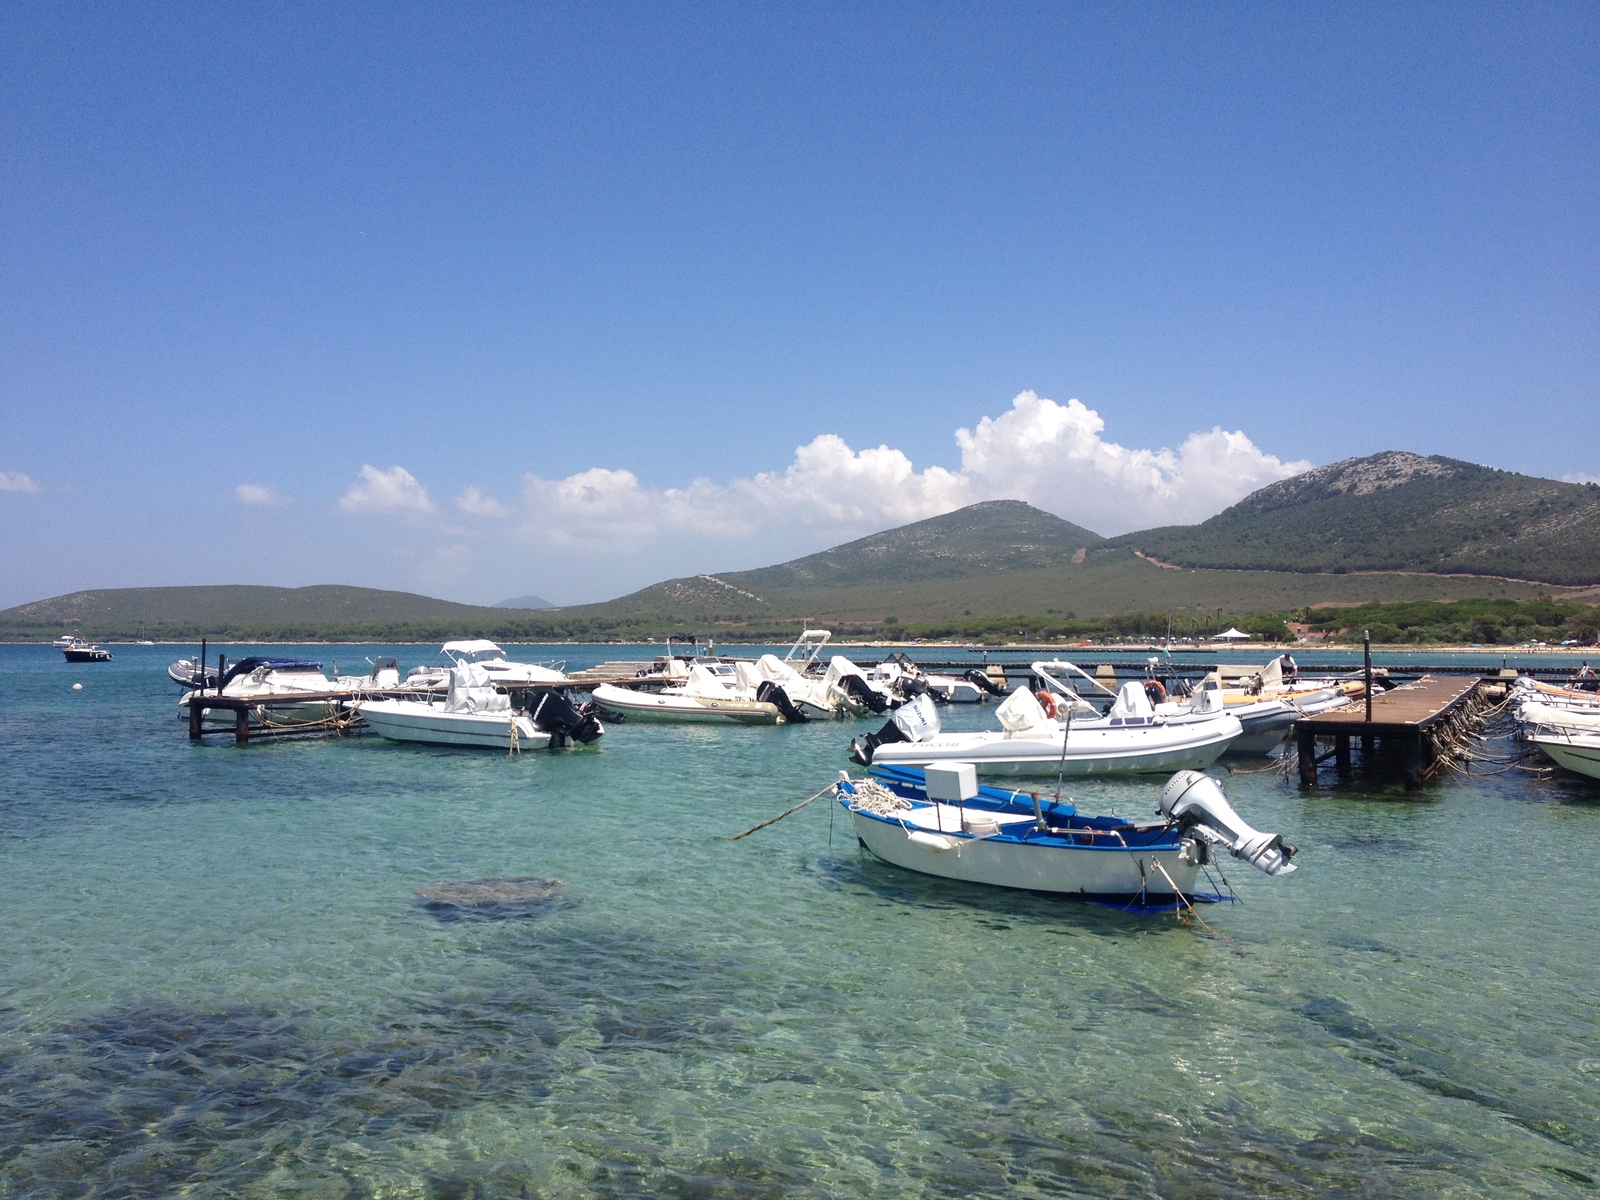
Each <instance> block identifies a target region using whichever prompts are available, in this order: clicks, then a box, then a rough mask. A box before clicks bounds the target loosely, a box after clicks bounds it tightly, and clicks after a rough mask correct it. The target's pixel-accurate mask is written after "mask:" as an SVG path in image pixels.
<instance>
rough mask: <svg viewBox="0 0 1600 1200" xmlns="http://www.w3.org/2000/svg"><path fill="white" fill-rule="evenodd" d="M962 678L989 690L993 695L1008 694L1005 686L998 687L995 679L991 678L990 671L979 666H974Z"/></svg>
mask: <svg viewBox="0 0 1600 1200" xmlns="http://www.w3.org/2000/svg"><path fill="white" fill-rule="evenodd" d="M961 678H963V679H965V680H966V681H967V682H968V683H973V684H976V685H977V686H978V687H980V688H982V689H983V690H984V691H986V692H988V693H989V695H991V696H1004V695H1005V694H1006V690H1005V688H1003V687H996V686H995V682H994V680H992V679H990V678H989V675H988V673H987V672H985V671H980V670H978V668H977V667H973V668H972V670H970V671H968V672H967V673H966V674H965V675H963V676H962V677H961Z"/></svg>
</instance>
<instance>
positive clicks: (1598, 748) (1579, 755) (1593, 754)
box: [1530, 735, 1600, 779]
mask: <svg viewBox="0 0 1600 1200" xmlns="http://www.w3.org/2000/svg"><path fill="white" fill-rule="evenodd" d="M1530 740H1531V741H1532V742H1533V743H1534V745H1536V746H1538V747H1539V749H1541V750H1543V751H1544V752H1545V753H1546V754H1548V755H1549V756H1550V758H1551V760H1552V761H1554V762H1555V764H1556V765H1557V766H1561V767H1565V768H1566V769H1567V770H1569V771H1575V772H1577V773H1578V774H1579V775H1587V776H1588V777H1589V778H1590V779H1600V737H1587V738H1583V739H1581V740H1580V739H1576V738H1565V739H1564V738H1561V737H1540V736H1537V735H1536V736H1534V737H1533V738H1531V739H1530Z"/></svg>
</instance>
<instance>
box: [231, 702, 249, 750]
mask: <svg viewBox="0 0 1600 1200" xmlns="http://www.w3.org/2000/svg"><path fill="white" fill-rule="evenodd" d="M233 744H234V745H235V746H247V745H249V744H250V710H249V709H248V708H236V709H234V710H233Z"/></svg>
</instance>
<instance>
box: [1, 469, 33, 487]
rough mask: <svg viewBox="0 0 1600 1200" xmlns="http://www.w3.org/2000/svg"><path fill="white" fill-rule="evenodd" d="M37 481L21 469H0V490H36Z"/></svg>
mask: <svg viewBox="0 0 1600 1200" xmlns="http://www.w3.org/2000/svg"><path fill="white" fill-rule="evenodd" d="M38 490H39V481H38V480H37V479H35V478H33V477H32V476H31V475H24V474H23V473H22V472H21V471H0V492H37V491H38Z"/></svg>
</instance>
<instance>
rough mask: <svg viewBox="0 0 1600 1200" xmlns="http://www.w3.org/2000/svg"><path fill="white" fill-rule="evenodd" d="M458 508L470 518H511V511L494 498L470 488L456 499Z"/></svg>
mask: <svg viewBox="0 0 1600 1200" xmlns="http://www.w3.org/2000/svg"><path fill="white" fill-rule="evenodd" d="M456 507H457V508H459V509H460V510H461V511H462V512H464V513H466V514H467V515H468V516H469V517H509V516H510V515H511V510H510V509H509V508H507V507H506V506H505V505H504V504H501V503H500V501H498V500H496V499H495V498H494V497H493V496H489V495H486V494H484V493H483V492H480V491H479V490H478V489H477V488H475V487H469V488H467V489H466V490H465V491H463V492H462V493H461V495H459V496H457V497H456Z"/></svg>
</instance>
